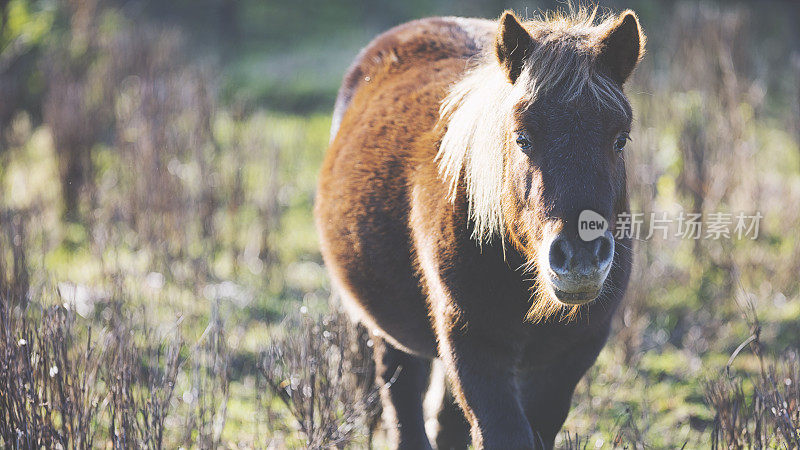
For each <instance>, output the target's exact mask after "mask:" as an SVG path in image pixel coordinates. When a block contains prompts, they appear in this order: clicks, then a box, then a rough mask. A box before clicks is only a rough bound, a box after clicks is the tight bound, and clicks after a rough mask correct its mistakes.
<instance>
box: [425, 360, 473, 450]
mask: <svg viewBox="0 0 800 450" xmlns="http://www.w3.org/2000/svg"><path fill="white" fill-rule="evenodd" d="M425 417H426V421H425V426H426V429H427V430H428V436H430V437H431V440H432V441H433V442H434V443H435V447H436V448H437V449H439V450H454V449H455V450H460V449H466V448H467V447H468V446H469V444H470V441H471V439H470V435H469V422H467V419H466V418H465V417H464V412H463V411H462V410H461V407H459V406H458V403H457V402H456V399H455V397H454V396H453V391H452V390H451V388H450V385H449V383H448V382H447V374H445V371H444V364H442V363H441V361H439V360H434V361H433V363H432V364H431V381H430V386H429V387H428V393H427V394H426V395H425Z"/></svg>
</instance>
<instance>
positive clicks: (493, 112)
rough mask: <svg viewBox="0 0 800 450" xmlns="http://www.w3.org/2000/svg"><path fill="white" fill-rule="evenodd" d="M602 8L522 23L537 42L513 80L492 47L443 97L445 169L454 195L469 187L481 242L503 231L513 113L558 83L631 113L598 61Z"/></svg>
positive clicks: (572, 93) (572, 94)
mask: <svg viewBox="0 0 800 450" xmlns="http://www.w3.org/2000/svg"><path fill="white" fill-rule="evenodd" d="M595 13H596V9H595V10H594V11H591V12H589V11H588V10H585V9H580V10H579V11H573V12H572V13H570V14H568V15H564V14H557V15H551V16H546V17H545V18H543V19H541V20H534V21H528V22H525V23H524V26H525V28H526V29H527V30H528V31H529V32H530V33H531V35H532V36H533V39H534V41H535V42H536V44H535V48H534V49H533V50H532V51H531V52H530V54H529V55H528V56H527V58H526V60H525V64H524V66H523V69H522V72H521V73H520V75H519V77H518V78H517V80H516V82H515V83H514V84H511V82H510V81H509V80H508V77H507V75H506V72H505V71H504V70H503V69H502V68H501V66H500V64H499V62H498V60H497V57H496V55H495V53H494V46H493V45H492V46H490V47H491V48H489V49H487V50H486V52H485V54H484V55H482V56H481V57H480V58H479V59H478V60H477V63H476V64H475V66H474V67H473V68H472V69H470V70H469V71H467V73H466V74H465V75H464V76H463V78H461V80H459V81H457V82H456V83H454V84H453V85H452V86H451V88H450V90H449V91H448V93H447V95H446V96H445V98H444V99H443V100H442V103H441V107H440V110H439V121H438V124H437V127H438V128H439V129H440V130H443V131H444V134H443V137H442V141H441V145H440V147H439V151H438V153H437V155H436V160H437V163H438V169H439V174H440V176H441V177H442V178H443V179H444V180H445V181H446V182H447V183H448V185H449V196H450V201H451V202H454V201H455V200H456V198H457V195H458V188H459V186H460V183H462V182H463V183H464V188H465V190H466V195H467V200H468V205H469V212H468V214H469V219H470V220H471V221H473V222H474V231H473V235H472V238H473V239H475V240H476V241H478V243H479V244H482V243H485V242H489V241H490V240H491V239H492V238H493V237H494V236H497V235H500V237H501V239H502V238H503V236H504V221H503V217H502V208H501V200H502V192H503V172H504V167H505V155H506V153H507V152H506V148H507V146H508V145H509V142H510V133H509V132H508V131H509V130H510V129H511V125H512V124H510V123H508V122H509V121H510V119H511V118H512V116H513V112H514V109H515V108H516V107H517V106H518V105H520V104H521V103H525V104H530V103H532V102H534V101H535V100H536V99H537V98H539V97H540V96H542V95H544V94H546V93H548V92H549V91H550V90H551V89H552V88H554V87H555V86H559V89H560V90H562V89H563V91H562V92H564V98H563V99H561V100H563V101H564V102H569V101H572V100H574V99H576V98H578V97H579V96H581V95H583V94H584V93H586V92H589V93H590V94H591V95H592V96H593V97H594V99H595V100H596V102H597V104H598V105H600V106H603V107H609V108H614V109H617V110H619V111H622V112H623V113H624V114H627V111H628V108H627V100H626V99H625V97H624V95H623V93H622V90H621V89H620V87H619V86H618V85H617V84H616V83H615V82H614V81H612V80H611V79H610V78H609V77H607V76H606V75H604V74H602V73H600V72H598V71H597V70H596V68H595V65H596V64H595V60H596V57H597V55H598V54H599V52H600V50H601V49H602V46H601V45H600V42H599V40H600V38H601V37H602V36H603V35H604V34H605V31H606V30H608V29H609V27H610V26H611V25H612V23H613V21H614V19H615V18H614V17H613V16H608V17H605V18H602V19H600V20H599V23H597V24H595V18H596V14H595Z"/></svg>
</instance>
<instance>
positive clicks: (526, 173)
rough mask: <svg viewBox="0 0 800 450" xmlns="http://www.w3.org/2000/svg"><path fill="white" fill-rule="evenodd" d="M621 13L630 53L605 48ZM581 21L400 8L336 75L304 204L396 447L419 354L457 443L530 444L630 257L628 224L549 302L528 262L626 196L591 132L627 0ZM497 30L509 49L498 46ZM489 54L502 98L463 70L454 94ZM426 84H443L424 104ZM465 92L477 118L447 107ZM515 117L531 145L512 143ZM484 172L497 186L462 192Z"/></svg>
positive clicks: (614, 78) (615, 117) (613, 159)
mask: <svg viewBox="0 0 800 450" xmlns="http://www.w3.org/2000/svg"><path fill="white" fill-rule="evenodd" d="M629 16H630V17H633V20H634V22H635V24H636V27H635V38H636V40H637V42H636V43H635V49H636V50H638V52H637V53H636V54H635V57H633V56H631V53H630V51H628V52H627V53H626V52H625V51H619V52H616V50H617V49H618V47H620V46H621V47H626V46H627V47H628V48H629V50H630V48H633V47H632V46H633V45H634V44H632V43H631V42H630V40H631V39H633V37H632V36H633V35H632V33H631V29H630V22H629V20H630V19H628V17H629ZM592 21H594V17H593V16H591V17H590V16H589V15H580V14H579V15H577V16H575V17H558V18H549V19H548V20H544V21H539V22H537V21H534V22H527V23H524V24H522V25H521V26H520V25H519V23H518V21H517V19H516V18H515V17H513V16H511V17H509V15H508V14H507V15H504V17H503V19H501V23H503V24H504V27H503V29H510V30H512V31H513V33H516V34H515V35H514V36H509V37H508V39H503V37H504V36H503V33H504V32H503V31H500V32H498V29H500V28H499V25H498V22H492V21H488V20H480V19H461V18H431V19H423V20H418V21H414V22H410V23H407V24H404V25H401V26H399V27H396V28H394V29H392V30H389V31H388V32H386V33H384V34H382V35H381V36H379V37H378V38H376V39H375V40H374V41H373V42H372V43H370V45H369V46H367V47H366V48H365V49H364V50H362V52H361V53H360V54H359V56H358V57H357V59H356V61H355V62H354V64H353V66H352V67H351V68H350V70H349V71H348V73H347V75H346V76H345V79H344V83H343V86H342V88H341V90H340V93H339V98H338V99H337V104H336V109H335V111H334V119H333V126H332V142H331V146H330V148H329V150H328V153H327V156H326V159H325V162H324V165H323V168H322V172H321V176H320V182H319V190H318V195H317V201H316V209H315V215H316V219H317V227H318V230H319V234H320V238H321V246H322V253H323V256H324V259H325V262H326V265H327V267H328V270H329V272H330V274H331V279H332V282H333V285H334V288H335V289H336V290H337V292H339V293H340V295H341V297H342V299H343V303H344V304H345V306H346V307H347V308H348V310H349V311H350V312H351V313H352V314H353V315H354V317H355V318H356V319H357V320H359V321H361V322H362V323H364V324H365V325H366V326H367V327H368V328H369V329H370V330H371V331H372V333H373V334H374V336H375V339H376V341H377V348H378V351H376V361H377V362H378V364H377V379H378V382H379V383H380V384H381V386H382V390H383V399H384V410H385V415H386V416H387V417H389V418H390V419H391V420H390V422H391V425H392V430H393V433H394V435H395V438H396V442H397V445H398V446H399V447H403V448H424V447H428V446H429V441H428V438H427V437H426V435H425V430H424V426H423V424H424V422H423V420H422V411H421V399H422V395H423V392H424V385H423V381H424V380H425V379H426V377H427V373H428V372H427V371H428V368H427V364H428V363H427V361H428V360H429V359H431V358H437V357H438V358H441V359H442V360H443V362H444V364H445V367H446V370H447V373H448V380H449V383H450V385H451V388H452V391H453V394H454V397H455V399H456V400H457V402H458V404H459V405H460V407H461V409H462V410H463V412H464V416H465V418H466V420H467V421H468V422H469V425H470V427H471V437H472V442H473V444H474V445H475V446H476V448H484V447H485V448H503V449H509V448H534V447H537V448H538V447H541V448H550V447H551V446H552V445H553V440H554V438H555V435H556V433H557V432H558V430H559V428H560V427H561V425H562V423H563V421H564V419H565V418H566V415H567V412H568V409H569V403H570V398H571V396H572V392H573V390H574V387H575V384H576V383H577V382H578V380H579V379H580V377H581V376H582V375H583V373H584V372H585V371H586V370H587V369H588V368H589V367H590V366H591V364H592V363H593V362H594V360H595V358H596V357H597V354H598V353H599V351H600V349H601V348H602V346H603V344H604V342H605V340H606V338H607V335H608V331H609V326H610V320H611V316H612V314H613V312H614V311H615V309H616V307H617V305H618V303H619V301H620V300H621V297H622V295H623V293H624V290H625V286H626V284H627V279H628V274H629V271H630V264H631V252H630V245H631V243H630V241H629V240H622V241H617V245H616V251H615V253H614V260H613V261H614V262H613V267H612V268H611V269H610V273H609V274H608V277H607V278H606V279H605V284H604V285H603V290H602V293H601V294H600V296H599V298H597V299H596V300H595V301H593V302H591V303H588V304H585V305H583V306H572V307H567V306H565V305H564V304H563V303H561V302H560V301H559V300H558V299H557V298H555V297H553V295H551V294H550V293H549V291H546V290H545V289H542V286H545V285H546V283H545V284H543V283H544V281H542V280H543V279H542V275H540V273H542V272H541V271H542V270H543V266H542V264H546V262H545V263H542V262H541V261H540V260H541V259H542V256H541V255H542V250H541V247H542V245H544V244H542V242H543V239H544V238H545V237H546V236H552V235H553V233H561V234H563V235H567V234H570V236H572V237H573V238H574V235H575V234H576V225H575V218H574V217H576V215H577V211H580V210H581V209H583V208H591V209H593V210H595V211H597V212H599V213H601V214H602V215H603V216H605V217H606V218H607V219H608V220H609V221H611V222H612V224H613V216H614V214H616V213H619V212H623V211H626V210H627V194H626V192H625V174H624V161H623V158H622V157H621V156H619V155H617V154H615V153H614V152H613V151H612V150H611V145H612V143H613V139H614V136H615V133H617V132H618V131H619V130H623V129H625V128H627V127H629V126H630V119H631V117H630V116H631V114H630V107H629V106H628V104H627V101H626V100H625V99H624V96H623V95H622V93H621V84H622V82H623V81H624V78H627V75H629V74H630V71H631V70H632V69H633V66H631V65H630V61H631V58H634V59H633V60H634V63H633V64H634V65H635V61H638V59H639V57H640V53H641V48H640V46H641V45H642V43H643V36H641V33H640V31H639V28H638V22H636V19H635V16H633V15H632V13H630V12H626V13H624V14H623V15H622V16H620V18H610V19H608V20H605V21H602V22H601V23H600V24H599V25H596V26H595V25H593V24H592ZM619 24H624V25H625V27H626V29H627V30H628V31H627V32H624V30H623V31H622V32H618V31H619V30H618V28H619V27H618V25H619ZM520 30H521V31H520ZM525 32H527V33H528V36H529V37H530V39H529V40H527V39H526V37H525V35H520V33H525ZM610 35H613V36H614V39H612V40H610V41H609V40H608V39H605V37H607V36H610ZM511 37H513V42H514V45H516V44H517V43H518V42H528V44H526V45H528V47H527V48H525V49H522V51H516V50H515V47H512V46H511V45H510V44H508V45H507V44H504V42H506V41H508V42H511ZM612 47H613V51H612V50H611V49H612ZM553 52H558V53H557V54H553ZM615 52H616V53H615ZM617 63H619V64H618V65H615V64H617ZM537 64H540V65H541V64H576V66H575V69H580V70H577V71H572V72H571V73H572V75H571V76H568V73H567V69H568V68H564V67H540V66H537ZM626 64H627V65H626ZM629 66H630V67H629ZM495 70H498V71H501V72H498V73H500V74H501V75H502V76H500V77H497V76H495V75H487V77H488V78H487V80H489V79H491V80H492V81H491V83H495V84H486V86H489V87H496V88H497V90H498V91H499V90H503V91H505V92H506V94H504V95H505V97H504V101H508V105H507V106H508V110H507V111H506V110H502V111H504V112H503V114H496V113H495V112H496V111H494V110H492V108H493V107H495V106H497V103H496V102H494V101H493V99H492V98H491V96H485V95H483V94H481V95H474V96H472V97H470V94H469V93H468V92H467V91H469V89H471V87H469V86H468V87H467V88H465V89H462V91H463V92H462V93H463V95H461V93H459V84H458V83H459V82H460V81H463V82H465V83H469V80H468V77H470V76H471V75H474V74H476V73H478V75H475V76H484V75H481V74H483V73H493V72H492V71H495ZM517 72H518V73H517ZM624 72H627V73H625V74H624V77H622V75H623V73H624ZM580 77H583V78H581V79H578V78H580ZM543 80H544V81H548V82H549V85H547V86H544V85H538V84H537V82H540V81H543ZM609 80H610V81H609ZM473 81H474V80H473ZM481 81H483V80H481ZM487 83H489V81H487ZM479 84H480V83H477V84H476V85H479ZM461 87H462V88H463V87H464V85H463V84H462V86H461ZM460 95H461V96H460ZM459 96H460V97H459ZM446 98H449V99H454V100H453V102H452V103H451V104H450V106H449V107H448V106H447V104H445V106H442V111H441V112H440V105H442V102H443V101H444V100H445V99H446ZM480 98H484V100H485V102H486V103H485V105H483V106H485V107H486V110H485V113H486V115H487V117H490V118H492V120H494V122H483V121H482V120H483V119H481V118H480V116H479V115H477V114H475V115H474V117H467V116H463V114H462V116H460V117H463V118H464V120H463V121H461V122H459V120H460V119H454V118H453V117H457V116H458V115H459V114H460V113H464V114H466V113H467V112H468V111H467V110H466V109H464V108H468V106H465V103H464V102H473V103H474V102H478V103H474V104H475V105H477V106H478V107H480V106H481V104H480V103H479V100H478V99H480ZM459 102H461V103H459ZM459 108H461V109H460V110H459ZM495 109H497V108H495ZM456 123H458V124H461V123H466V124H475V125H476V126H473V127H472V128H475V129H474V130H469V129H467V128H470V126H462V125H455V124H456ZM455 127H459V128H455ZM489 128H492V129H489ZM522 129H524V130H529V131H525V132H526V133H529V134H530V135H531V136H532V141H533V142H534V143H535V144H536V148H538V149H541V150H539V151H537V152H530V153H526V152H522V151H520V149H519V148H516V147H515V146H514V143H513V139H512V136H513V133H514V132H516V131H515V130H522ZM615 130H616V131H615ZM448 133H450V140H449V141H447V139H445V141H443V137H444V136H446V135H447V134H448ZM468 133H474V135H468ZM486 133H489V134H486ZM489 135H490V136H498V137H499V142H496V145H495V144H494V143H493V142H495V141H492V140H491V139H489V140H487V139H483V137H485V136H489ZM443 142H445V144H446V142H449V143H450V144H447V145H449V147H447V145H445V144H443ZM463 142H467V143H471V144H464V145H469V146H470V148H469V149H465V148H463V147H459V145H460V144H459V143H463ZM482 146H486V147H487V148H488V147H492V149H491V151H493V152H495V153H491V152H490V153H489V155H494V159H488V160H487V162H488V163H489V164H488V165H489V166H491V167H489V169H490V170H495V172H486V173H484V172H482V170H483V169H482V166H481V165H479V164H477V163H476V162H477V161H479V158H481V157H486V154H485V153H481V154H474V155H471V154H470V153H469V152H470V151H478V150H481V149H483V147H482ZM472 163H476V164H473V165H472V166H470V164H472ZM454 168H455V169H454ZM489 169H487V170H489ZM470 170H472V172H470ZM487 180H489V181H487ZM491 180H497V183H498V184H497V185H490V186H489V188H487V189H481V188H483V187H486V186H487V185H486V183H490V182H491V183H495V181H491ZM491 196H496V197H492V198H490V197H491ZM494 221H496V222H497V223H494ZM476 227H477V228H476ZM532 293H533V294H535V295H532ZM526 317H527V318H529V319H530V318H534V319H535V320H533V321H526ZM559 319H565V320H559ZM390 380H394V381H393V382H391V383H390V382H389V381H390ZM445 423H452V420H451V421H448V422H445V421H442V423H441V425H442V427H446V426H447V425H446V424H445ZM451 426H454V425H451ZM454 427H455V426H454ZM457 431H458V428H457V427H456V428H453V429H452V430H443V432H442V433H441V435H440V437H439V438H438V439H437V445H438V446H439V448H444V447H448V446H451V445H454V446H459V445H461V446H463V443H464V442H465V441H464V439H463V437H459V436H458V432H457ZM446 436H451V437H449V438H447V437H446ZM447 439H450V440H449V441H448V440H447ZM448 442H449V443H450V444H448Z"/></svg>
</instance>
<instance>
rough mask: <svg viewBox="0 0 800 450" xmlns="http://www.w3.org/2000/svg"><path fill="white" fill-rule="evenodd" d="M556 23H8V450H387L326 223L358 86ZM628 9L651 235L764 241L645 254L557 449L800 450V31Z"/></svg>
mask: <svg viewBox="0 0 800 450" xmlns="http://www.w3.org/2000/svg"><path fill="white" fill-rule="evenodd" d="M559 5H560V3H556V2H539V3H536V2H530V3H519V2H511V3H508V4H507V3H500V2H497V1H478V0H470V1H468V2H464V3H463V4H458V5H457V4H456V3H455V2H450V1H442V2H439V3H435V4H428V3H425V2H421V1H413V2H408V3H406V4H398V3H395V2H389V1H379V2H375V3H374V4H373V3H367V2H357V1H354V0H342V1H339V2H331V3H326V2H296V4H292V5H283V4H281V3H279V2H273V1H269V2H259V1H250V0H242V1H239V2H236V1H229V0H202V1H196V2H192V1H189V0H180V1H175V2H170V3H166V2H165V3H160V2H151V1H142V2H122V1H112V0H69V1H66V0H64V1H44V0H41V1H39V0H10V1H2V0H0V12H2V15H0V445H2V446H3V447H18V448H30V447H42V446H44V447H46V448H50V447H55V446H61V447H64V448H85V447H103V448H108V447H114V448H117V447H120V448H128V447H133V446H144V447H147V448H160V447H167V448H177V447H184V448H212V447H213V448H240V447H241V448H253V447H255V448H287V447H288V448H303V447H312V448H322V447H325V448H329V447H331V446H334V447H347V448H351V447H354V448H362V447H366V446H368V445H370V444H371V445H374V446H375V447H376V448H385V447H386V440H385V433H384V431H382V430H380V429H379V430H378V431H377V432H376V433H375V434H374V435H372V434H370V433H369V428H370V424H371V423H373V422H374V420H375V414H376V413H377V412H378V411H377V406H376V396H375V389H374V387H373V386H372V385H371V383H370V382H369V371H370V367H371V366H370V363H369V342H368V339H367V338H366V337H364V336H363V335H362V334H360V333H359V331H358V330H356V329H355V328H354V327H352V326H350V325H349V324H348V323H347V321H346V320H345V319H343V318H342V317H341V316H340V315H339V314H338V312H337V309H336V307H335V304H336V299H335V298H333V299H332V294H331V292H330V287H329V283H328V279H327V274H326V272H325V269H324V267H323V265H322V258H321V256H320V254H319V250H318V244H317V237H316V232H315V229H314V224H313V220H312V215H311V210H312V207H313V198H314V193H315V186H316V180H317V172H318V170H319V166H320V164H321V161H322V157H323V154H324V151H325V149H326V147H327V143H328V138H329V136H328V132H329V126H330V120H331V119H330V112H331V110H332V105H333V99H334V98H335V94H336V89H337V88H338V84H339V83H340V81H341V76H342V75H343V73H344V71H345V70H346V67H347V66H348V64H349V63H350V61H351V60H352V58H353V57H354V56H355V54H356V53H357V52H358V49H359V48H360V47H361V46H363V45H365V44H366V43H367V42H368V41H369V39H370V38H371V37H372V36H374V35H375V34H376V33H378V32H380V31H382V30H385V29H387V28H389V27H391V26H393V25H395V24H398V23H401V22H403V21H406V20H410V19H413V18H417V17H424V16H429V15H445V14H446V15H467V16H483V17H497V16H498V15H499V14H500V13H501V12H502V10H503V9H504V8H513V9H515V10H516V11H519V12H520V13H521V14H523V15H524V14H526V12H527V14H528V15H534V12H535V11H536V10H537V9H539V8H543V9H550V8H555V7H558V6H559ZM602 5H603V6H608V7H610V8H612V9H613V10H615V11H618V10H621V9H623V8H626V7H631V8H633V9H635V10H636V11H637V13H638V14H639V17H640V19H641V20H642V24H643V27H644V30H645V32H646V33H647V35H648V53H647V56H646V57H645V59H644V60H643V62H642V64H641V65H640V67H639V68H638V69H637V71H636V72H635V74H634V77H633V79H632V81H631V82H630V85H629V86H627V88H626V92H627V94H628V95H629V97H630V99H631V102H632V104H633V109H634V114H635V116H636V120H635V124H634V129H633V131H632V133H631V137H632V142H631V143H630V144H629V146H628V150H626V151H628V152H629V153H628V154H627V155H626V158H627V164H628V176H629V180H628V186H629V187H628V190H629V192H630V195H631V202H632V210H633V211H635V212H642V213H644V214H643V216H642V217H643V224H642V226H643V228H644V229H649V227H651V226H652V225H653V224H654V222H655V220H654V219H655V218H657V217H661V215H662V214H666V215H667V216H668V217H678V216H679V215H680V213H681V212H683V213H686V214H688V213H699V214H703V215H704V217H709V215H713V214H715V213H725V214H731V215H732V216H733V217H735V216H736V215H738V214H744V215H747V216H754V215H760V216H761V217H762V219H761V220H760V222H759V229H758V231H757V235H756V234H755V233H752V234H751V235H747V236H744V237H742V238H739V237H738V236H736V233H732V234H731V236H729V237H720V238H719V239H711V238H704V239H688V238H683V237H681V236H675V234H676V229H675V228H670V230H669V235H668V236H667V237H666V238H663V237H662V236H661V233H660V232H656V233H655V236H654V237H652V238H649V239H645V238H644V237H643V238H642V239H640V240H637V241H636V243H635V244H636V245H635V254H636V256H635V263H634V274H633V278H632V281H631V284H630V287H629V289H628V293H627V295H626V300H625V302H624V304H623V306H622V307H621V309H620V311H619V314H618V320H617V323H616V325H615V331H614V334H613V337H612V338H611V340H610V342H609V344H608V346H607V347H606V348H605V349H604V350H603V352H602V353H601V355H600V358H599V360H598V361H597V364H596V365H595V366H594V367H593V368H592V369H591V370H590V371H589V373H588V374H587V375H586V377H585V378H584V380H583V381H581V383H580V385H579V387H578V391H577V392H576V394H575V397H574V399H573V408H572V410H571V412H570V416H569V418H568V419H567V423H566V424H565V427H564V434H563V435H562V436H561V437H560V438H559V440H558V441H557V446H558V447H559V448H709V447H714V448H749V447H759V448H761V447H767V448H797V447H798V446H800V437H799V436H800V387H799V386H798V383H800V360H799V359H798V358H800V354H798V351H799V350H800V348H799V347H800V276H798V275H799V274H800V233H798V231H800V209H798V207H797V205H798V204H800V34H798V31H797V30H798V29H800V8H798V6H796V5H795V4H794V3H790V2H777V1H775V2H759V3H752V4H751V3H745V2H737V3H735V4H733V3H730V2H718V3H716V2H705V3H696V2H657V1H655V0H649V1H642V2H623V1H612V2H603V3H602ZM562 6H563V5H562ZM651 213H656V215H655V216H651ZM734 224H735V222H734ZM672 226H673V227H674V224H673V225H672ZM731 229H733V228H731ZM751 231H755V230H751ZM751 237H752V238H751ZM332 305H333V306H332Z"/></svg>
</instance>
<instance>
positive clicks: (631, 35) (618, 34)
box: [598, 10, 645, 85]
mask: <svg viewBox="0 0 800 450" xmlns="http://www.w3.org/2000/svg"><path fill="white" fill-rule="evenodd" d="M644 43H645V36H644V34H643V33H642V28H641V27H640V26H639V19H638V18H637V17H636V13H634V12H633V11H631V10H626V11H625V12H623V13H622V14H620V16H619V18H617V20H616V21H615V22H614V24H613V25H612V26H611V27H610V28H609V30H608V31H607V32H606V33H605V34H604V35H603V36H602V38H601V39H600V55H599V56H598V61H599V62H600V64H601V66H602V68H603V69H604V71H605V72H606V73H607V74H608V75H609V76H611V78H612V79H613V80H614V81H616V82H617V83H619V84H620V85H621V84H622V83H624V82H625V80H627V79H628V77H629V76H630V75H631V73H632V72H633V69H634V68H635V67H636V64H638V63H639V60H640V59H641V58H642V56H643V55H644Z"/></svg>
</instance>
